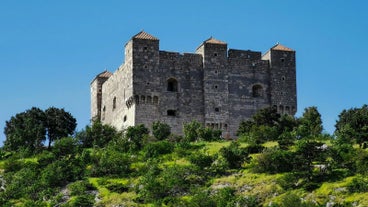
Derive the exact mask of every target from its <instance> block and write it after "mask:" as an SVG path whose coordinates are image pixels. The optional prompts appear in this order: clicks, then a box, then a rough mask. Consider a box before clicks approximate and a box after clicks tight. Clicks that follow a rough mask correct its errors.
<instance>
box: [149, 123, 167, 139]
mask: <svg viewBox="0 0 368 207" xmlns="http://www.w3.org/2000/svg"><path fill="white" fill-rule="evenodd" d="M152 134H153V136H155V138H156V139H158V140H164V139H167V138H168V137H169V136H170V134H171V127H170V126H169V125H168V124H166V123H161V122H159V121H158V122H153V123H152Z"/></svg>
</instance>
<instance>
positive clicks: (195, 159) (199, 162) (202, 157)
mask: <svg viewBox="0 0 368 207" xmlns="http://www.w3.org/2000/svg"><path fill="white" fill-rule="evenodd" d="M216 158H217V155H216V156H211V155H208V154H205V153H203V152H196V153H194V154H192V155H190V156H189V161H190V162H191V163H192V164H194V165H196V166H197V167H199V168H201V169H204V168H208V167H210V166H211V165H212V163H213V162H214V161H215V160H216Z"/></svg>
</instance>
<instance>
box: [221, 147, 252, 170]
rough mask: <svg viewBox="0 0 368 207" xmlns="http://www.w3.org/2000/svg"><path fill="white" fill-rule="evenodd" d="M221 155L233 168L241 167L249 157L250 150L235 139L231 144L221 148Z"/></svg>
mask: <svg viewBox="0 0 368 207" xmlns="http://www.w3.org/2000/svg"><path fill="white" fill-rule="evenodd" d="M220 155H221V156H222V157H224V158H225V160H226V161H227V162H228V163H229V167H230V168H231V169H234V168H240V167H241V165H242V164H243V163H244V162H245V161H248V159H249V157H248V156H249V154H248V152H247V151H246V150H245V149H243V148H240V144H239V143H238V142H234V141H233V142H231V144H230V146H228V147H223V148H221V149H220Z"/></svg>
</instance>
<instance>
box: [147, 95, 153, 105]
mask: <svg viewBox="0 0 368 207" xmlns="http://www.w3.org/2000/svg"><path fill="white" fill-rule="evenodd" d="M147 103H148V104H151V103H152V97H151V96H147Z"/></svg>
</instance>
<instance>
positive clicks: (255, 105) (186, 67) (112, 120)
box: [91, 33, 296, 138]
mask: <svg viewBox="0 0 368 207" xmlns="http://www.w3.org/2000/svg"><path fill="white" fill-rule="evenodd" d="M139 35H140V36H139V37H137V36H135V37H133V38H132V39H131V40H130V41H129V42H128V43H127V44H126V45H125V63H124V64H123V65H122V66H120V68H119V69H118V70H117V71H115V72H114V74H113V75H111V77H110V76H109V78H108V79H107V78H106V79H104V80H103V81H102V82H101V81H100V82H99V81H96V80H102V79H96V80H94V81H93V82H92V83H91V116H92V117H94V116H96V115H98V114H100V118H101V121H102V122H103V123H105V124H110V125H112V126H115V127H116V128H117V129H119V130H121V129H125V128H127V127H128V126H134V125H137V124H144V125H145V126H146V127H148V128H150V129H151V126H152V123H153V122H155V121H160V122H164V123H167V124H169V125H170V126H171V128H172V132H173V133H175V134H179V135H182V134H183V131H182V129H183V124H185V123H188V122H191V121H193V120H197V121H199V122H200V123H202V124H203V125H204V126H207V127H212V128H215V129H221V130H222V131H223V136H224V137H226V138H233V137H235V136H236V131H237V130H238V127H239V124H240V123H241V122H242V121H244V120H246V119H249V118H251V116H252V115H253V114H254V113H256V111H258V110H259V109H261V108H265V107H269V106H275V107H277V108H278V110H279V112H282V113H289V114H295V112H296V70H295V52H294V51H292V50H290V49H288V48H287V49H288V50H273V49H271V50H270V51H269V52H267V53H266V54H265V55H263V56H262V54H261V53H260V52H256V51H250V50H235V49H229V50H228V49H227V44H226V43H224V42H221V41H218V40H215V39H213V38H210V39H209V40H207V41H205V42H203V44H202V45H201V46H200V47H198V48H197V50H196V53H195V54H194V53H184V54H180V53H177V52H167V51H160V50H159V40H158V39H157V38H154V37H153V36H150V35H149V34H146V33H139ZM136 37H137V38H136ZM275 47H276V46H275ZM282 47H283V46H282ZM284 48H285V47H284ZM105 81H106V82H105ZM99 91H100V92H101V93H100V96H99V93H98V92H99ZM98 103H100V105H99V104H98ZM99 107H100V110H99Z"/></svg>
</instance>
